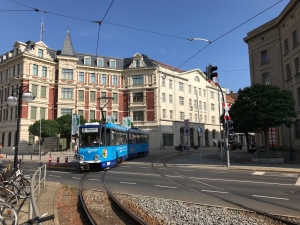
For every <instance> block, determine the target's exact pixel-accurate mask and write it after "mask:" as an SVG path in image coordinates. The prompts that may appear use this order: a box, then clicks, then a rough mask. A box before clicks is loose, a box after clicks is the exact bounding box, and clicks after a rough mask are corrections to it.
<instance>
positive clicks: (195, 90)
mask: <svg viewBox="0 0 300 225" xmlns="http://www.w3.org/2000/svg"><path fill="white" fill-rule="evenodd" d="M194 95H197V88H196V87H194Z"/></svg>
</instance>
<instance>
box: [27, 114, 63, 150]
mask: <svg viewBox="0 0 300 225" xmlns="http://www.w3.org/2000/svg"><path fill="white" fill-rule="evenodd" d="M59 127H60V125H59V123H58V122H57V121H55V120H45V119H42V120H41V138H42V140H41V141H42V143H43V149H44V138H45V137H55V136H56V135H57V134H58V133H59ZM28 131H29V132H30V133H31V134H33V135H34V136H38V137H39V136H40V120H37V121H35V122H34V123H33V124H32V125H30V126H29V128H28Z"/></svg>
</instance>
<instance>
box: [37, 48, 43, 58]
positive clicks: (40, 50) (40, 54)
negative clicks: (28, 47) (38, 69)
mask: <svg viewBox="0 0 300 225" xmlns="http://www.w3.org/2000/svg"><path fill="white" fill-rule="evenodd" d="M38 57H39V58H44V50H42V49H39V50H38Z"/></svg>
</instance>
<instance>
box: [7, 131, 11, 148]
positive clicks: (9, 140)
mask: <svg viewBox="0 0 300 225" xmlns="http://www.w3.org/2000/svg"><path fill="white" fill-rule="evenodd" d="M10 146H11V132H9V133H8V141H7V147H10Z"/></svg>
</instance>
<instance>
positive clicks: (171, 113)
mask: <svg viewBox="0 0 300 225" xmlns="http://www.w3.org/2000/svg"><path fill="white" fill-rule="evenodd" d="M170 119H173V110H170Z"/></svg>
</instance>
